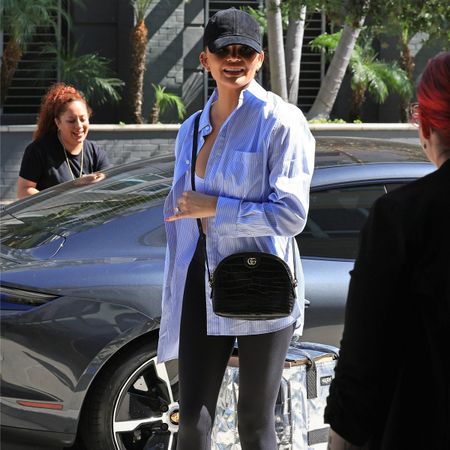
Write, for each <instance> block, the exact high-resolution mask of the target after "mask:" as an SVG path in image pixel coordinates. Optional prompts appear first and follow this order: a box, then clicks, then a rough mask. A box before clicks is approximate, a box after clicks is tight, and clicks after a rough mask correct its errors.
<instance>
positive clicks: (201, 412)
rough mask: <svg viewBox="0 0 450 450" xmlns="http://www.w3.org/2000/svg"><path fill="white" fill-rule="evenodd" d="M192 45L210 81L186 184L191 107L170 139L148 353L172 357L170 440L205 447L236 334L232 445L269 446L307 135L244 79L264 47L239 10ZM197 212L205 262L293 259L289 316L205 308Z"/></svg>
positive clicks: (293, 110)
mask: <svg viewBox="0 0 450 450" xmlns="http://www.w3.org/2000/svg"><path fill="white" fill-rule="evenodd" d="M203 43H204V50H203V51H202V52H201V54H200V62H201V64H202V66H203V67H204V68H205V70H207V71H208V72H210V73H211V75H212V77H213V78H214V80H215V82H216V85H217V88H216V90H215V92H214V93H213V95H212V96H211V98H210V99H209V101H208V102H207V104H206V105H205V108H204V109H203V111H201V113H200V117H199V126H198V141H197V144H198V145H197V147H198V153H197V155H198V156H197V160H196V164H195V187H196V190H195V191H193V190H192V189H191V176H190V175H191V152H192V139H193V138H192V137H193V128H194V121H195V118H196V116H197V114H194V115H193V116H192V117H190V118H189V119H188V120H186V121H185V122H184V123H183V125H182V126H181V128H180V131H179V134H178V137H177V143H176V165H175V171H174V180H173V186H172V190H171V192H170V194H169V195H168V197H167V199H166V203H165V206H164V215H165V220H166V232H167V243H168V245H167V253H166V266H165V274H164V290H163V313H162V317H161V326H160V338H159V347H158V360H159V361H160V362H163V361H167V360H170V359H174V358H178V359H179V382H180V384H179V386H180V428H179V433H178V447H177V449H178V450H187V449H192V450H206V449H208V450H209V449H210V448H211V438H210V435H211V429H212V425H213V421H214V413H215V407H216V402H217V397H218V393H219V389H220V385H221V382H222V378H223V374H224V371H225V368H226V365H227V362H228V359H229V357H230V354H231V352H232V350H233V346H234V343H235V340H236V339H237V341H238V346H239V364H240V373H239V404H238V423H239V437H240V442H241V446H242V449H243V450H249V449H251V450H274V449H275V448H276V446H277V444H276V434H275V423H274V406H275V402H276V397H277V394H278V389H279V386H280V381H281V375H282V370H283V364H284V359H285V355H286V351H287V349H288V346H289V342H290V340H291V337H292V333H293V331H294V329H297V331H298V332H301V329H302V327H303V310H304V286H303V273H302V270H301V264H300V258H299V255H298V251H297V250H296V245H293V244H292V239H291V237H292V236H296V235H297V234H298V233H300V232H301V231H302V229H303V227H304V225H305V222H306V216H307V212H308V198H309V186H310V181H311V176H312V172H313V163H314V147H315V143H314V138H313V137H312V135H311V133H310V131H309V129H308V126H307V123H306V120H305V118H304V116H303V114H302V113H301V111H300V110H299V109H298V108H297V107H295V106H294V105H291V104H288V103H286V102H284V101H283V100H282V99H280V98H279V97H278V96H276V95H275V94H273V93H271V92H267V91H266V90H264V89H263V88H262V87H261V86H260V85H259V84H258V83H257V82H256V81H255V79H254V78H255V74H256V73H257V71H258V70H259V69H260V68H261V66H262V63H263V60H264V53H263V52H262V48H261V36H260V30H259V26H258V24H257V23H256V21H255V20H254V19H253V18H252V17H251V16H250V15H249V14H247V13H245V12H243V11H239V10H236V9H227V10H223V11H219V12H218V13H216V14H215V15H214V16H213V17H212V18H211V19H210V21H209V22H208V24H207V26H206V29H205V33H204V37H203ZM197 218H200V219H202V223H203V231H204V232H205V233H206V250H207V252H206V255H207V258H208V262H209V266H210V270H211V272H213V271H214V269H215V267H216V266H217V264H218V263H219V262H220V261H221V260H223V259H224V258H225V257H227V256H228V255H230V254H232V253H238V252H243V251H262V252H267V253H272V254H274V255H277V256H279V257H280V258H282V259H283V260H284V261H286V263H288V265H289V266H290V268H291V270H292V268H294V267H295V268H296V275H297V279H298V280H299V284H298V287H297V300H296V304H295V306H294V309H293V311H292V313H291V315H289V316H288V317H283V318H278V319H273V320H239V319H232V318H225V317H220V316H218V315H216V314H214V312H213V309H212V305H211V300H210V287H209V285H208V284H207V283H205V252H204V251H203V247H202V245H203V244H202V242H201V241H200V240H199V230H198V228H197V223H196V219H197ZM294 247H295V248H294ZM294 260H295V263H294Z"/></svg>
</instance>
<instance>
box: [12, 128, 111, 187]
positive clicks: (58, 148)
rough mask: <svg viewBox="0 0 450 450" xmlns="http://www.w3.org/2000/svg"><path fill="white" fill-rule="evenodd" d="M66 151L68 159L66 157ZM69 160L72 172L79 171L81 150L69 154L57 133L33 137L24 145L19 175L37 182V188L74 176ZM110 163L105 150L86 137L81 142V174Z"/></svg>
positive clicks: (53, 184) (101, 168)
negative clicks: (32, 139) (34, 139)
mask: <svg viewBox="0 0 450 450" xmlns="http://www.w3.org/2000/svg"><path fill="white" fill-rule="evenodd" d="M66 155H67V159H66ZM67 161H69V164H70V168H71V169H72V173H73V176H74V177H75V178H78V177H79V175H80V164H81V152H80V154H78V155H71V154H70V153H68V152H66V151H65V150H64V148H63V146H62V145H61V142H59V139H58V136H57V135H56V133H50V134H47V135H46V136H44V137H43V138H41V139H39V140H37V141H33V142H32V143H31V144H30V145H28V146H27V148H26V149H25V153H24V155H23V158H22V164H21V166H20V172H19V175H20V176H21V177H22V178H25V179H26V180H29V181H33V182H35V183H36V189H37V190H39V191H41V190H42V189H46V188H49V187H51V186H55V185H57V184H60V183H64V182H65V181H70V180H73V177H72V173H71V172H70V170H69V167H68V166H67ZM108 167H110V163H109V161H108V157H107V155H106V152H105V151H104V150H103V149H101V148H100V147H98V146H97V145H96V144H94V143H93V142H91V141H88V140H87V139H86V140H85V141H84V142H83V175H86V174H88V173H93V172H98V171H100V170H104V169H107V168H108Z"/></svg>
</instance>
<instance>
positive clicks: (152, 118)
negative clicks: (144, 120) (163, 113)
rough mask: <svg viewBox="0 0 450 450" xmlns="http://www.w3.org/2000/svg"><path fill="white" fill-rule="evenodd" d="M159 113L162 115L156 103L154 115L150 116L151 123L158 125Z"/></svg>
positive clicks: (153, 110)
mask: <svg viewBox="0 0 450 450" xmlns="http://www.w3.org/2000/svg"><path fill="white" fill-rule="evenodd" d="M159 113H160V109H159V105H158V104H157V103H156V101H155V103H154V105H153V108H152V113H151V114H150V123H152V124H156V123H158V122H159Z"/></svg>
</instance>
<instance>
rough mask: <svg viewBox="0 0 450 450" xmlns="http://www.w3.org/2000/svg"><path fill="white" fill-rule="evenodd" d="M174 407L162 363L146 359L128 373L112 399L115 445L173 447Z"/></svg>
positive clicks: (135, 449)
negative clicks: (113, 400)
mask: <svg viewBox="0 0 450 450" xmlns="http://www.w3.org/2000/svg"><path fill="white" fill-rule="evenodd" d="M178 411H179V409H178V402H176V401H175V400H174V397H173V392H172V384H171V382H170V378H169V375H168V372H167V369H166V366H165V364H157V362H156V358H151V359H149V360H148V361H146V362H145V363H143V364H141V365H140V366H139V367H138V368H137V369H136V370H135V371H134V372H133V373H132V374H131V375H130V376H129V377H128V379H127V380H126V381H125V383H124V384H123V386H122V388H121V390H120V392H119V395H118V396H117V398H116V400H115V402H114V408H113V418H112V419H113V423H112V433H113V440H114V444H115V447H116V449H117V450H151V449H155V450H156V449H158V450H162V449H164V450H174V449H175V447H176V436H177V432H178V417H179V412H178Z"/></svg>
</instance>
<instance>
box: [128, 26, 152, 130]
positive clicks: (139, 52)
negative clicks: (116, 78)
mask: <svg viewBox="0 0 450 450" xmlns="http://www.w3.org/2000/svg"><path fill="white" fill-rule="evenodd" d="M147 42H148V29H147V27H146V25H145V23H144V21H143V20H141V21H140V22H139V23H137V24H136V26H135V27H134V28H133V30H131V34H130V46H131V56H130V59H131V64H130V81H129V87H128V95H129V103H130V108H131V114H132V118H133V121H134V122H135V123H142V122H143V120H142V98H143V90H144V72H145V52H146V49H147Z"/></svg>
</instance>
